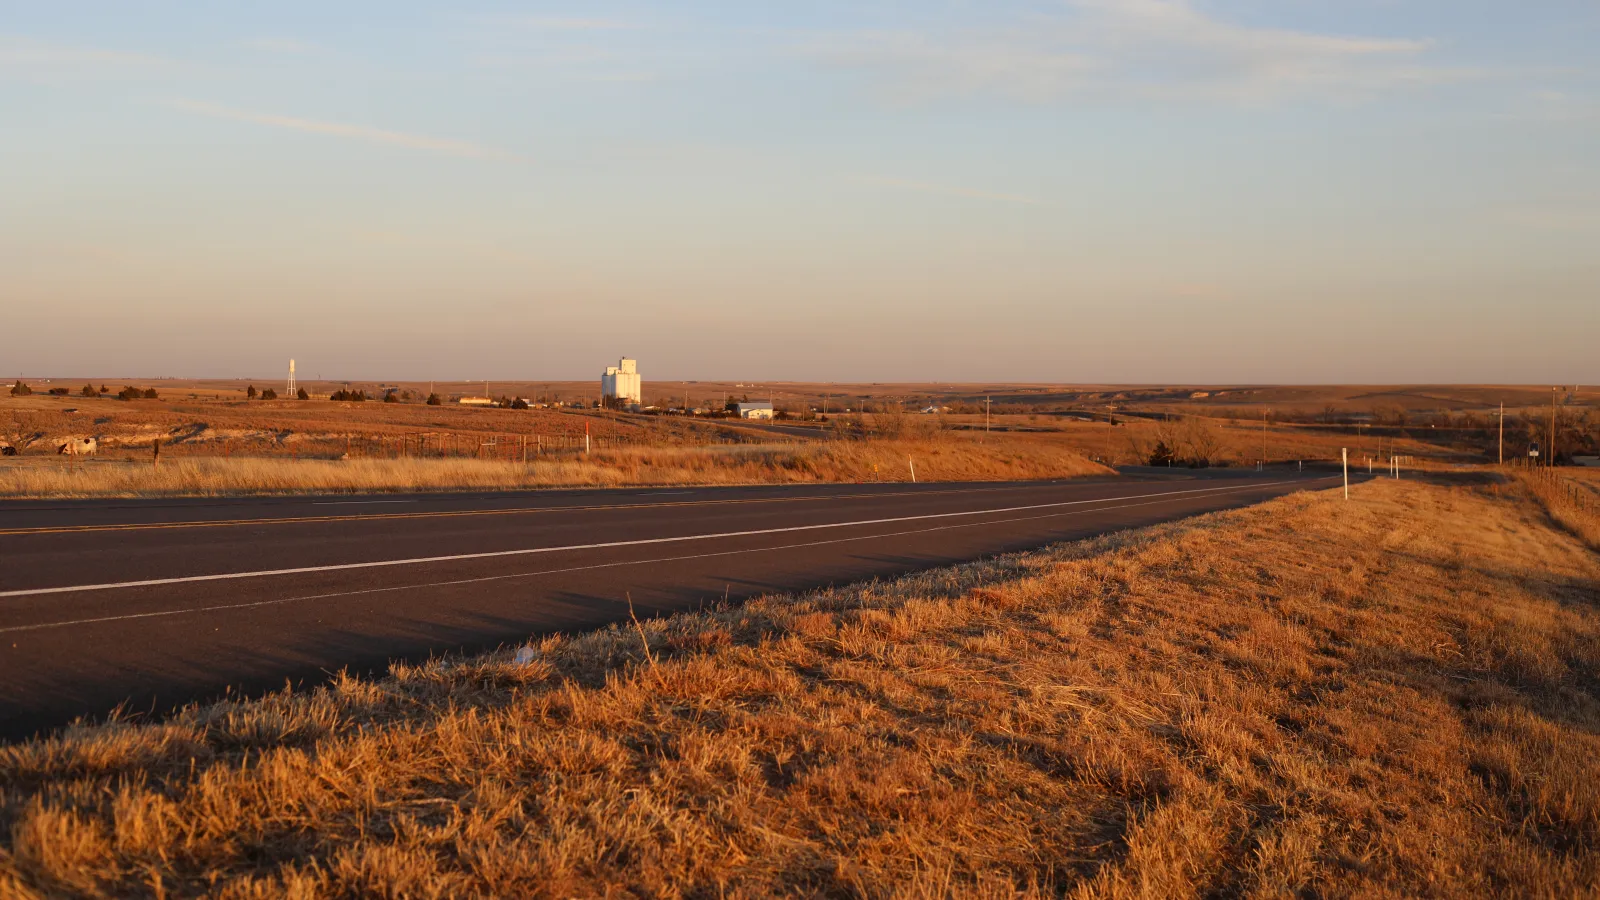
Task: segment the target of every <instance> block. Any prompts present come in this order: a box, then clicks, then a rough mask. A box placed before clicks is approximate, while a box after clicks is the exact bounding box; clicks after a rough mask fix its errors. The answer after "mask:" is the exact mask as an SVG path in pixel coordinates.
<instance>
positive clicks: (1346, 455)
mask: <svg viewBox="0 0 1600 900" xmlns="http://www.w3.org/2000/svg"><path fill="white" fill-rule="evenodd" d="M1339 459H1340V460H1342V461H1343V462H1344V498H1345V499H1346V500H1349V499H1350V450H1349V448H1347V447H1340V448H1339Z"/></svg>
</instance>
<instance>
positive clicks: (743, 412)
mask: <svg viewBox="0 0 1600 900" xmlns="http://www.w3.org/2000/svg"><path fill="white" fill-rule="evenodd" d="M733 409H734V412H736V413H737V414H738V416H739V418H741V419H770V418H772V401H770V400H746V401H745V402H743V403H735V404H734V405H733Z"/></svg>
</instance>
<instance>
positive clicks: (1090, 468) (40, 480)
mask: <svg viewBox="0 0 1600 900" xmlns="http://www.w3.org/2000/svg"><path fill="white" fill-rule="evenodd" d="M912 460H915V463H916V473H917V477H918V479H920V480H923V481H1012V480H1024V479H1045V478H1073V477H1080V476H1086V475H1106V474H1111V470H1109V469H1107V468H1105V467H1104V466H1101V465H1099V464H1097V463H1092V462H1090V461H1088V460H1086V459H1084V458H1083V457H1081V456H1078V455H1077V454H1075V453H1071V452H1069V451H1063V450H1061V449H1059V448H1054V447H1049V446H1045V445H1039V444H1035V443H1028V442H1022V443H1018V442H993V443H988V444H984V443H979V442H976V441H968V440H945V441H933V442H880V441H871V442H859V441H840V442H832V443H826V444H821V443H812V444H793V445H780V446H753V445H732V446H723V447H686V448H659V449H624V450H606V451H598V452H596V453H593V454H590V455H589V456H587V457H585V456H582V455H576V454H564V455H560V456H555V457H549V458H545V459H535V460H532V461H530V462H529V463H527V464H526V465H524V464H523V463H521V462H515V463H513V462H497V461H493V460H473V459H417V458H409V459H350V460H307V459H302V460H292V459H285V458H282V457H278V458H265V459H246V458H234V459H218V458H215V457H212V458H179V459H169V460H165V461H163V462H162V463H161V465H160V466H152V465H151V464H150V463H149V462H147V461H139V462H123V461H108V460H98V461H91V462H87V463H78V464H75V465H72V464H69V463H68V461H66V460H65V459H56V458H37V459H26V458H24V459H21V460H11V461H9V464H0V497H13V498H25V497H108V496H109V497H152V496H210V495H222V494H290V493H307V492H315V493H336V492H379V491H428V490H491V489H519V488H521V489H526V488H545V487H585V486H594V487H610V486H622V485H687V484H753V483H797V482H861V481H908V480H910V478H911V470H910V464H909V463H910V461H912Z"/></svg>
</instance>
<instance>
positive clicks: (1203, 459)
mask: <svg viewBox="0 0 1600 900" xmlns="http://www.w3.org/2000/svg"><path fill="white" fill-rule="evenodd" d="M1179 442H1180V443H1181V444H1182V446H1183V456H1184V457H1185V459H1186V461H1187V462H1188V463H1189V465H1191V466H1195V467H1200V468H1204V467H1209V466H1212V465H1215V464H1216V463H1217V462H1218V458H1219V457H1220V456H1221V455H1222V435H1220V434H1218V433H1217V429H1216V428H1214V427H1213V426H1212V425H1211V423H1209V422H1206V421H1203V420H1201V419H1197V418H1196V419H1189V420H1187V421H1185V422H1184V427H1183V431H1182V434H1181V435H1180V437H1179Z"/></svg>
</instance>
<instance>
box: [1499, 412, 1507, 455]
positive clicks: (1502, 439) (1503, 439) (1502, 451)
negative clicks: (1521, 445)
mask: <svg viewBox="0 0 1600 900" xmlns="http://www.w3.org/2000/svg"><path fill="white" fill-rule="evenodd" d="M1505 464H1506V404H1505V401H1504V400H1502V401H1500V465H1502V466H1503V465H1505Z"/></svg>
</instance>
